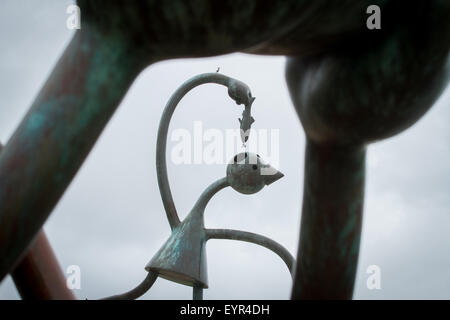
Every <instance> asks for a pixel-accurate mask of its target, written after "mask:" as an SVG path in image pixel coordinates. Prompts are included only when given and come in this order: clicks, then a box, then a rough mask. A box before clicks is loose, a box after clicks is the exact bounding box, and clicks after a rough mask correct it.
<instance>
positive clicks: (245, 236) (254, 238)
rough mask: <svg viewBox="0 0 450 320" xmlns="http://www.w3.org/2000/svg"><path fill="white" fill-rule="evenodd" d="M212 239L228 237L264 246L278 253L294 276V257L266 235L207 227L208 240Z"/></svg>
mask: <svg viewBox="0 0 450 320" xmlns="http://www.w3.org/2000/svg"><path fill="white" fill-rule="evenodd" d="M210 239H228V240H239V241H245V242H250V243H254V244H257V245H260V246H263V247H265V248H267V249H269V250H272V251H273V252H274V253H276V254H277V255H278V256H279V257H280V258H281V259H282V260H283V261H284V263H285V264H286V266H287V268H288V269H289V272H290V273H291V276H293V266H294V265H295V260H294V257H293V256H292V255H291V254H290V253H289V251H287V250H286V248H284V247H283V246H282V245H281V244H279V243H278V242H276V241H274V240H272V239H270V238H267V237H265V236H262V235H259V234H256V233H252V232H246V231H239V230H231V229H206V240H210Z"/></svg>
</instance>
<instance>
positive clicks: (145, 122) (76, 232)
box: [0, 0, 450, 299]
mask: <svg viewBox="0 0 450 320" xmlns="http://www.w3.org/2000/svg"><path fill="white" fill-rule="evenodd" d="M71 3H72V1H63V0H45V1H43V0H40V1H37V0H27V1H25V0H20V1H17V0H2V1H1V4H0V43H2V46H1V50H0V92H1V95H0V141H2V142H3V143H5V142H6V141H7V140H8V138H9V137H10V136H11V134H12V133H13V131H14V129H15V127H16V126H17V125H18V123H19V121H20V120H21V118H22V117H23V115H24V114H25V112H26V110H27V109H28V108H29V106H30V105H31V103H32V101H33V99H34V97H35V96H36V94H37V93H38V91H39V89H40V87H41V86H42V84H43V82H44V81H45V79H46V78H47V76H48V74H49V73H50V71H51V69H52V68H53V66H54V64H55V62H56V60H57V59H58V57H59V56H60V54H61V53H62V51H63V50H64V48H65V46H66V45H67V43H68V42H69V41H70V39H71V37H72V36H73V31H71V30H68V29H67V28H66V19H67V17H68V15H67V14H66V7H67V6H68V5H69V4H71ZM284 62H285V59H284V58H283V57H260V56H252V55H244V54H232V55H226V56H220V57H216V58H208V59H184V60H173V61H165V62H161V63H157V64H155V65H152V66H151V67H149V68H147V69H145V70H144V71H143V72H142V73H141V74H140V75H139V77H138V78H137V79H136V81H135V82H134V84H133V86H132V87H131V89H130V90H129V91H128V93H127V95H126V97H125V99H124V101H123V102H122V103H121V105H120V106H119V108H118V110H117V112H116V113H115V115H114V117H113V118H112V120H111V121H110V122H109V124H108V126H107V127H106V129H105V130H104V132H103V134H102V135H101V137H100V139H99V140H98V141H97V144H96V145H95V147H94V149H93V151H92V152H91V153H90V155H89V157H88V158H87V160H86V161H85V163H84V165H83V166H82V168H81V170H80V171H79V172H78V174H77V176H76V177H75V179H74V180H73V182H72V184H71V185H70V187H69V188H68V189H67V191H66V193H65V194H64V196H63V197H62V199H61V201H60V202H59V204H58V205H57V207H56V209H55V210H54V212H53V213H52V215H51V217H50V219H49V220H48V221H47V223H46V225H45V230H46V232H47V235H48V237H49V238H50V241H51V243H52V245H53V248H54V250H55V252H56V255H57V257H58V259H59V261H60V264H61V266H62V268H63V269H64V270H65V269H66V268H67V267H68V266H70V265H78V266H80V268H81V289H80V290H76V292H75V294H76V295H77V297H78V298H80V299H84V298H88V299H96V298H101V297H105V296H108V295H112V294H117V293H121V292H124V291H127V290H129V289H131V288H133V287H134V286H136V285H137V284H138V283H139V282H140V281H141V280H142V279H143V278H144V277H145V276H146V271H145V270H144V267H145V265H146V263H147V262H148V261H149V260H150V259H151V258H152V256H153V254H154V253H156V251H157V250H158V249H159V247H160V246H161V245H162V244H163V243H164V241H165V240H166V239H167V238H168V237H169V235H170V228H169V225H168V222H167V220H166V217H165V213H164V209H163V205H162V202H161V199H160V196H159V190H158V185H157V180H156V169H155V161H154V159H155V147H156V145H155V144H156V132H157V128H158V122H159V117H160V115H161V112H162V109H163V107H164V105H165V104H166V102H167V100H168V99H169V97H170V95H171V94H172V93H173V92H174V91H175V90H176V89H177V88H178V86H179V85H180V84H181V83H183V82H184V81H185V80H187V79H189V78H190V77H192V76H194V75H196V74H199V73H203V72H214V71H216V69H217V68H218V67H220V71H221V72H222V73H224V74H226V75H229V76H232V77H235V78H237V79H240V80H242V81H244V82H246V83H247V84H248V85H249V86H250V88H251V89H252V92H253V95H254V96H256V101H255V103H254V104H253V108H252V112H253V116H254V118H255V119H256V122H255V123H254V128H255V129H267V130H270V129H279V136H280V145H279V149H280V155H279V159H280V165H279V167H280V170H281V171H282V172H283V173H284V174H285V177H284V178H283V179H281V180H279V181H277V182H276V183H274V184H272V185H270V186H268V187H266V188H265V189H263V190H262V191H261V192H259V193H258V194H255V195H250V196H244V195H241V194H239V193H237V192H235V191H234V190H232V189H231V188H227V189H225V190H223V191H221V192H220V193H218V194H217V195H216V196H215V197H214V198H213V200H212V201H211V202H210V204H209V205H208V207H207V209H206V214H205V218H206V226H207V227H215V228H234V229H241V230H246V231H252V232H257V233H260V234H263V235H265V236H269V237H271V238H273V239H274V240H276V241H278V242H280V243H281V244H283V245H284V246H285V247H286V248H287V249H289V251H290V252H291V253H292V254H293V255H294V256H295V254H296V250H297V240H298V231H299V222H300V208H301V199H302V185H303V165H304V160H303V157H304V147H305V136H304V133H303V131H302V128H301V126H300V123H299V121H298V120H297V116H296V114H295V112H294V110H293V107H292V104H291V101H290V99H289V96H288V92H287V88H286V85H285V81H284ZM449 104H450V90H449V89H448V88H447V90H446V91H445V92H444V94H443V95H442V96H441V98H440V99H439V100H438V102H437V103H436V104H435V105H434V107H433V108H432V109H431V111H429V112H428V113H427V114H426V115H425V116H424V117H423V118H422V119H421V120H420V121H419V122H418V123H417V124H416V125H414V126H413V127H412V128H411V129H409V130H407V131H406V132H403V133H402V134H400V135H398V136H396V137H394V138H391V139H388V140H385V141H383V142H379V143H376V144H373V145H371V146H370V147H369V150H368V157H367V180H366V198H365V208H364V219H363V232H362V242H361V251H360V260H359V265H358V274H357V281H356V287H355V295H354V297H355V298H356V299H418V298H421V299H422V298H424V299H431V298H435V299H450V272H449V270H450V255H449V254H448V252H449V251H450V232H448V230H449V228H450V193H449V191H450V163H449V156H450V143H449V142H450V124H449V119H450V108H449ZM241 111H242V108H241V107H237V106H236V105H235V104H234V102H233V101H232V100H230V99H229V97H228V95H227V93H226V90H225V89H224V88H223V87H221V86H217V85H206V86H202V87H199V88H196V89H194V91H192V92H191V93H190V94H189V95H188V96H186V97H185V98H184V99H183V100H182V102H181V104H180V107H179V108H178V109H177V111H176V112H175V115H174V117H173V120H172V122H171V126H170V130H174V129H179V128H184V129H187V130H189V131H192V130H193V124H194V121H199V120H200V121H202V123H203V127H204V129H210V128H215V129H220V130H222V131H223V132H225V130H226V129H230V128H231V129H234V128H237V126H238V122H237V118H238V116H240V113H241ZM169 136H170V133H169ZM251 138H252V137H251ZM251 138H250V139H251ZM174 145H175V143H173V142H169V143H168V148H171V147H173V146H174ZM169 150H170V149H169ZM169 155H170V154H169ZM261 155H262V157H263V158H268V155H264V153H261ZM168 160H169V162H168V171H169V179H170V182H171V187H172V193H173V197H174V200H175V203H176V205H177V209H178V211H179V213H180V215H181V218H184V216H185V215H186V214H187V213H188V212H189V210H190V209H191V208H192V206H193V205H194V203H195V201H196V200H197V198H198V196H199V195H200V194H201V192H202V191H203V190H204V189H205V188H206V187H207V186H208V185H209V184H210V183H212V182H213V181H215V180H217V179H219V178H221V177H223V176H224V175H225V165H224V164H215V165H205V164H203V165H195V164H192V165H175V164H173V163H172V162H171V161H170V158H169V157H168ZM207 255H208V276H209V287H210V288H209V289H207V290H205V292H204V297H205V299H287V298H289V294H290V287H291V278H290V275H289V273H288V271H287V269H286V267H285V265H284V264H283V262H282V261H281V259H279V258H278V257H277V256H276V255H274V254H273V253H272V252H270V251H268V250H267V249H264V248H260V247H258V246H255V245H252V244H246V243H239V242H232V241H226V240H211V241H210V242H208V245H207ZM373 264H375V265H378V266H380V268H381V287H382V288H381V290H368V289H367V287H366V280H367V277H368V275H367V274H366V269H367V267H368V266H369V265H373ZM191 297H192V290H191V288H190V287H185V286H182V285H179V284H176V283H173V282H170V281H167V280H163V279H158V280H157V281H156V283H155V285H154V286H153V287H152V289H151V290H150V291H149V292H148V293H147V294H146V295H145V296H144V297H143V298H145V299H190V298H191ZM18 298H19V296H18V294H17V291H16V289H15V288H14V285H13V283H12V281H11V279H10V278H9V277H8V278H7V279H6V280H4V281H3V282H2V283H0V299H18Z"/></svg>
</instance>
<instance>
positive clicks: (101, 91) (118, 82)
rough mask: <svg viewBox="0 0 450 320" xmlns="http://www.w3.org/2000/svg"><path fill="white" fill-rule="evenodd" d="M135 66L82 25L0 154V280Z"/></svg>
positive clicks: (124, 47)
mask: <svg viewBox="0 0 450 320" xmlns="http://www.w3.org/2000/svg"><path fill="white" fill-rule="evenodd" d="M141 68H142V66H141V65H140V63H138V62H137V61H136V59H135V57H134V55H133V52H132V49H130V46H129V45H128V44H127V43H126V42H125V41H124V40H123V39H116V38H113V36H109V37H108V36H101V37H100V36H99V35H98V34H97V33H96V32H95V31H94V30H88V27H87V26H84V28H83V31H79V32H78V33H76V35H75V36H74V38H73V39H72V42H71V43H70V44H69V46H68V48H67V49H66V51H65V52H64V54H63V55H62V57H61V58H60V60H59V62H58V64H57V65H56V66H55V68H54V70H53V72H52V73H51V74H50V76H49V78H48V80H47V82H46V83H45V85H44V87H43V88H42V89H41V91H40V93H39V95H38V96H37V98H36V100H35V101H34V103H33V105H32V107H31V109H30V110H29V111H28V113H27V114H26V116H25V117H24V119H23V120H22V122H21V124H20V125H19V127H18V128H17V129H16V131H15V132H14V134H13V136H12V137H11V139H10V140H9V141H8V143H7V144H6V145H5V147H4V149H3V151H2V153H1V154H0V243H1V246H0V257H1V260H0V280H1V279H3V277H4V276H5V275H6V274H7V273H8V272H9V271H11V270H12V268H13V267H14V264H15V263H17V261H18V259H19V258H20V257H21V255H23V254H24V253H25V249H26V248H27V246H28V245H29V244H30V242H31V241H32V239H33V238H34V237H35V236H36V234H37V232H38V231H39V230H40V228H41V227H42V225H43V224H44V222H45V220H46V219H47V217H48V215H49V214H50V212H51V211H52V209H53V207H54V206H55V205H56V203H57V201H58V200H59V198H60V197H61V195H62V194H63V193H64V191H65V190H66V188H67V186H68V185H69V183H70V182H71V180H72V178H73V177H74V175H75V173H76V172H77V170H78V168H79V167H80V166H81V164H82V163H83V161H84V159H85V158H86V156H87V155H88V153H89V151H90V150H91V148H92V147H93V145H94V143H95V141H96V140H97V138H98V137H99V135H100V133H101V132H102V130H103V128H104V127H105V125H106V123H107V122H108V120H109V119H110V117H111V116H112V114H113V113H114V111H115V110H116V108H117V106H118V104H119V103H120V101H121V99H122V97H123V96H124V95H125V93H126V92H127V90H128V88H129V86H130V85H131V83H132V81H133V80H134V78H135V76H136V75H137V74H138V72H139V71H140V69H141Z"/></svg>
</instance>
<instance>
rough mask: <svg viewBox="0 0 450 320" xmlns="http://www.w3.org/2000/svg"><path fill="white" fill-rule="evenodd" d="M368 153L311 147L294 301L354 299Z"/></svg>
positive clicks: (334, 146)
mask: <svg viewBox="0 0 450 320" xmlns="http://www.w3.org/2000/svg"><path fill="white" fill-rule="evenodd" d="M365 154H366V150H365V147H362V146H357V147H343V146H336V145H318V144H316V143H314V142H313V141H308V142H307V148H306V156H305V182H304V193H303V210H302V217H301V230H300V244H299V250H298V257H297V261H298V262H297V265H296V268H295V282H294V287H293V292H292V297H293V298H294V299H322V298H324V299H350V298H351V297H352V293H353V285H354V282H355V274H356V267H357V262H358V252H359V243H360V235H361V221H362V209H363V199H364V162H365Z"/></svg>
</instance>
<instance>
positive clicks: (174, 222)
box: [156, 73, 251, 230]
mask: <svg viewBox="0 0 450 320" xmlns="http://www.w3.org/2000/svg"><path fill="white" fill-rule="evenodd" d="M205 83H216V84H220V85H223V86H226V87H228V94H229V95H230V97H231V98H232V99H234V100H235V101H236V103H237V104H241V103H246V104H248V103H249V101H245V100H243V98H245V97H242V96H236V95H234V93H236V92H238V93H241V92H242V91H241V92H239V89H242V88H247V89H248V87H247V85H245V84H244V83H243V82H241V81H239V80H236V79H233V78H230V77H227V76H225V75H223V74H220V73H203V74H199V75H197V76H195V77H193V78H191V79H189V80H187V81H186V82H184V83H183V84H182V85H181V86H180V87H179V88H178V89H177V90H176V91H175V92H174V94H173V95H172V96H171V97H170V99H169V101H168V102H167V104H166V107H165V108H164V111H163V114H162V116H161V120H160V122H159V128H158V137H157V141H156V173H157V176H158V185H159V191H160V193H161V199H162V201H163V204H164V209H165V211H166V214H167V219H168V220H169V224H170V227H171V229H172V230H173V229H174V228H175V227H176V226H178V225H179V224H180V218H179V217H178V214H177V210H176V208H175V203H174V202H173V198H172V192H171V191H170V186H169V178H168V176H167V166H166V144H167V134H168V131H169V123H170V120H171V118H172V115H173V113H174V111H175V108H176V107H177V105H178V103H179V102H180V100H181V99H182V98H183V97H184V96H185V95H186V94H187V93H188V92H189V91H190V90H192V89H193V88H195V87H197V86H199V85H202V84H205ZM233 90H234V92H233ZM247 98H251V97H247Z"/></svg>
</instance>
